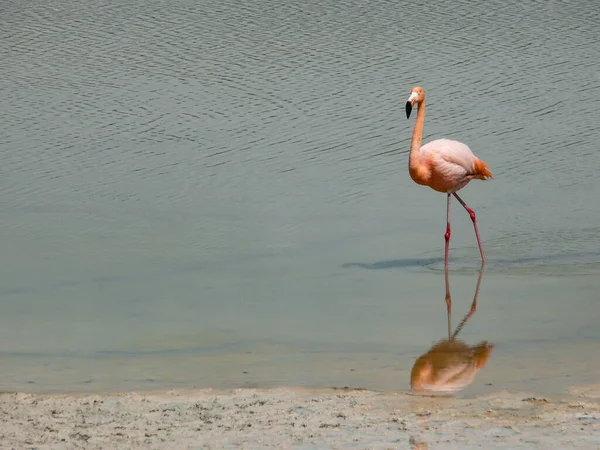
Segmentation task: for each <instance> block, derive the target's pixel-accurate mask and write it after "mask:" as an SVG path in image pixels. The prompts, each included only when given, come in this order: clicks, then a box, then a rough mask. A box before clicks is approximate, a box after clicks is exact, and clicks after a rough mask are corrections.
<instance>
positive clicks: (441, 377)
mask: <svg viewBox="0 0 600 450" xmlns="http://www.w3.org/2000/svg"><path fill="white" fill-rule="evenodd" d="M483 267H484V266H483V264H482V266H481V269H480V270H479V276H478V278H477V287H476V288H475V295H474V296H473V303H472V304H471V309H470V310H469V312H468V313H467V314H466V315H465V317H464V318H463V320H462V321H461V322H460V323H459V324H458V326H457V327H456V330H454V333H453V332H452V326H451V317H452V315H451V313H452V299H451V296H450V282H449V279H448V269H446V270H445V280H446V306H447V312H448V338H447V339H443V340H441V341H438V342H437V343H436V344H434V345H433V347H431V348H430V349H429V351H428V352H427V353H425V354H424V355H422V356H421V357H420V358H418V359H417V360H416V361H415V364H414V365H413V368H412V371H411V374H410V385H411V387H412V388H413V389H414V390H416V391H423V390H429V391H437V392H455V391H458V390H461V389H463V388H465V387H466V386H468V385H469V384H471V383H472V382H473V380H474V379H475V375H476V374H477V372H479V370H481V368H483V367H484V366H485V364H486V362H487V360H488V358H489V357H490V354H491V352H492V349H493V348H494V346H493V344H490V343H488V342H487V341H481V342H480V343H479V344H477V345H474V346H469V345H467V344H466V343H465V342H463V341H461V340H459V339H456V336H458V333H460V331H461V330H462V329H463V327H464V326H465V324H466V323H467V321H468V320H469V319H470V318H471V316H472V315H473V314H474V313H475V311H476V310H477V296H478V295H479V288H480V286H481V279H482V277H483Z"/></svg>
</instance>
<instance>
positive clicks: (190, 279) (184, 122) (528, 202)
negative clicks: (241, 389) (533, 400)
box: [0, 0, 600, 391]
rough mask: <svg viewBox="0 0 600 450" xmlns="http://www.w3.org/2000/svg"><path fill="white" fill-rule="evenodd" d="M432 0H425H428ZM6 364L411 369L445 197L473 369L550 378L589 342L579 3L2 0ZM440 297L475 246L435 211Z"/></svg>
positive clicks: (598, 87)
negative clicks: (438, 182)
mask: <svg viewBox="0 0 600 450" xmlns="http://www.w3.org/2000/svg"><path fill="white" fill-rule="evenodd" d="M426 3H427V2H426ZM1 20H2V24H3V25H2V27H1V28H0V37H1V38H2V39H1V42H2V44H0V56H1V58H2V64H1V65H0V91H1V92H0V95H1V97H0V119H1V122H2V127H1V130H2V131H0V156H1V158H2V164H1V166H0V171H1V178H0V185H1V187H2V195H1V197H0V208H1V213H2V214H1V216H0V217H1V218H0V220H1V225H2V226H1V230H2V231H1V232H0V248H2V255H3V258H2V259H1V261H0V269H1V270H0V388H2V389H9V390H13V389H23V390H30V391H57V390H78V389H81V390H84V389H85V390H94V389H107V390H118V389H129V388H158V387H172V386H214V387H225V386H272V385H280V384H292V385H311V386H329V385H354V384H358V385H362V386H365V387H373V388H386V389H405V388H407V387H408V381H409V373H410V368H411V366H412V364H413V362H414V361H415V359H416V358H417V357H418V356H419V355H420V354H422V353H424V352H426V351H427V349H428V347H429V346H430V345H431V344H432V342H434V341H435V340H437V339H439V338H440V337H443V336H444V333H445V332H446V331H445V330H446V306H445V303H444V274H443V271H442V270H441V269H442V265H443V261H442V258H443V232H444V229H445V196H444V195H442V194H439V193H436V192H434V191H432V190H430V189H428V188H425V187H422V186H418V185H416V184H414V183H413V182H412V181H411V179H410V177H409V175H408V171H407V161H408V154H407V152H408V148H409V141H410V135H411V132H412V127H413V125H414V118H411V120H406V117H405V115H404V103H405V102H406V99H407V97H408V95H409V93H410V89H411V88H412V87H413V86H415V85H421V86H423V87H424V88H425V89H426V91H427V104H428V108H427V116H426V121H425V133H424V142H427V141H428V140H430V139H433V138H438V137H449V138H453V139H458V140H461V141H463V142H465V143H467V144H468V145H469V146H470V147H471V149H472V150H473V151H474V152H475V154H476V155H477V156H479V157H480V158H482V159H483V160H485V161H486V162H487V163H488V164H489V165H490V167H491V169H492V171H493V173H494V177H495V178H494V180H492V181H486V182H481V181H474V182H472V183H471V184H470V185H468V186H467V187H466V188H465V189H464V190H463V191H461V192H462V197H463V198H464V199H465V201H466V202H467V203H468V204H469V205H470V206H471V207H473V209H475V211H477V213H478V217H479V223H480V230H481V234H482V240H483V245H484V248H485V250H486V255H487V257H488V264H487V268H486V270H485V273H484V277H483V281H482V287H481V292H480V298H479V307H478V310H477V313H476V314H475V315H474V316H473V317H472V318H471V320H470V321H469V323H468V324H467V325H466V326H465V328H464V331H463V332H462V337H463V339H465V340H466V341H469V342H470V343H475V342H477V341H480V340H483V339H487V340H489V341H491V342H493V343H495V345H496V347H495V349H494V352H493V354H492V357H491V359H490V361H489V363H488V365H487V366H486V367H485V369H484V370H483V371H482V372H481V374H480V375H478V378H477V379H476V381H475V382H474V384H473V386H472V387H471V388H470V389H474V390H475V391H478V390H479V391H483V390H485V389H489V386H488V384H489V383H491V384H492V386H493V387H508V388H513V387H514V388H534V387H535V388H538V389H545V390H549V391H552V390H559V389H562V388H563V387H564V386H565V385H567V384H573V383H585V382H589V381H590V380H594V379H595V378H597V374H598V373H600V362H599V359H598V358H597V357H592V356H593V355H594V354H595V355H597V354H598V353H597V352H598V348H600V347H599V344H600V328H599V327H598V325H597V324H598V318H599V317H600V299H599V295H598V292H599V291H600V289H599V288H600V238H599V236H600V203H599V201H598V193H599V192H600V181H599V177H598V167H599V166H600V157H599V155H600V148H599V145H598V142H599V141H600V130H599V125H598V124H599V123H600V46H599V45H598V42H599V41H600V27H598V24H599V23H600V6H599V4H598V3H597V2H592V1H583V2H581V1H580V2H577V1H549V2H520V1H519V2H516V1H508V2H492V3H487V2H475V1H462V2H449V1H446V2H436V3H435V4H428V3H427V4H424V3H423V2H394V1H379V0H370V1H360V2H358V1H353V0H350V1H348V0H342V1H331V0H326V1H323V2H291V1H287V0H283V1H277V2H275V1H273V2H271V1H267V0H258V1H255V2H245V3H240V2H231V1H228V0H225V1H222V0H221V1H218V2H217V1H211V0H208V1H202V2H193V1H188V0H181V1H168V0H167V1H153V0H151V1H143V2H142V1H139V0H133V1H128V2H125V1H121V0H107V1H98V2H88V1H82V0H72V1H66V0H50V1H44V2H41V1H32V2H16V1H8V2H4V3H3V6H2V19H1ZM452 213H453V215H452V220H453V226H454V227H453V234H452V242H451V261H450V263H451V273H450V282H451V285H452V289H453V291H452V294H453V304H454V308H455V309H454V311H455V313H454V315H453V320H454V321H455V322H456V321H458V318H459V317H461V316H462V315H464V313H466V311H467V310H468V307H469V305H470V301H471V299H472V296H473V291H474V288H475V283H476V278H477V275H476V271H475V268H476V267H477V265H478V258H479V253H478V250H477V246H476V242H475V237H474V235H473V230H472V227H471V223H470V220H469V218H468V216H467V214H466V213H465V212H464V211H463V210H462V208H461V207H460V205H458V203H456V202H455V203H454V206H453V210H452Z"/></svg>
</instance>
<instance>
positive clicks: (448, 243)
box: [444, 194, 452, 270]
mask: <svg viewBox="0 0 600 450" xmlns="http://www.w3.org/2000/svg"><path fill="white" fill-rule="evenodd" d="M451 199H452V197H450V194H448V205H447V206H446V234H444V239H446V251H445V252H444V269H446V270H448V249H449V247H450V200H451Z"/></svg>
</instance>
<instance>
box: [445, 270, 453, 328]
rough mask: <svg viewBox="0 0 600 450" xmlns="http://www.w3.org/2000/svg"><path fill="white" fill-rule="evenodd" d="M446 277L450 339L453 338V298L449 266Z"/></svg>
mask: <svg viewBox="0 0 600 450" xmlns="http://www.w3.org/2000/svg"><path fill="white" fill-rule="evenodd" d="M444 275H445V279H446V309H447V310H448V314H447V315H448V339H452V327H451V325H450V324H451V323H452V319H451V316H452V298H451V297H450V280H449V279H448V267H446V268H445V269H444Z"/></svg>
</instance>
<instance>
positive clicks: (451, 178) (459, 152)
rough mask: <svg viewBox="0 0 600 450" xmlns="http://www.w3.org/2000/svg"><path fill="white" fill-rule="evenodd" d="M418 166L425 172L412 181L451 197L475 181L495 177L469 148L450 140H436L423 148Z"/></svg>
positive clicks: (420, 151)
mask: <svg viewBox="0 0 600 450" xmlns="http://www.w3.org/2000/svg"><path fill="white" fill-rule="evenodd" d="M419 164H420V165H421V166H423V168H424V169H425V170H423V171H421V172H420V173H418V174H417V175H416V176H415V177H413V181H415V182H416V183H418V184H421V185H426V186H429V187H430V188H431V189H433V190H435V191H438V192H444V193H451V194H452V193H454V192H457V191H459V190H461V189H462V188H463V187H465V186H466V185H467V184H468V183H469V182H470V181H471V180H473V179H479V180H485V179H487V178H491V177H492V173H491V172H490V169H489V167H488V166H487V164H486V163H485V162H483V161H482V160H481V159H479V158H477V157H476V156H475V155H474V154H473V152H472V151H471V149H470V148H469V147H468V146H467V145H466V144H463V143H462V142H458V141H453V140H450V139H436V140H435V141H431V142H428V143H427V144H425V145H423V146H422V147H421V148H420V150H419Z"/></svg>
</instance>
